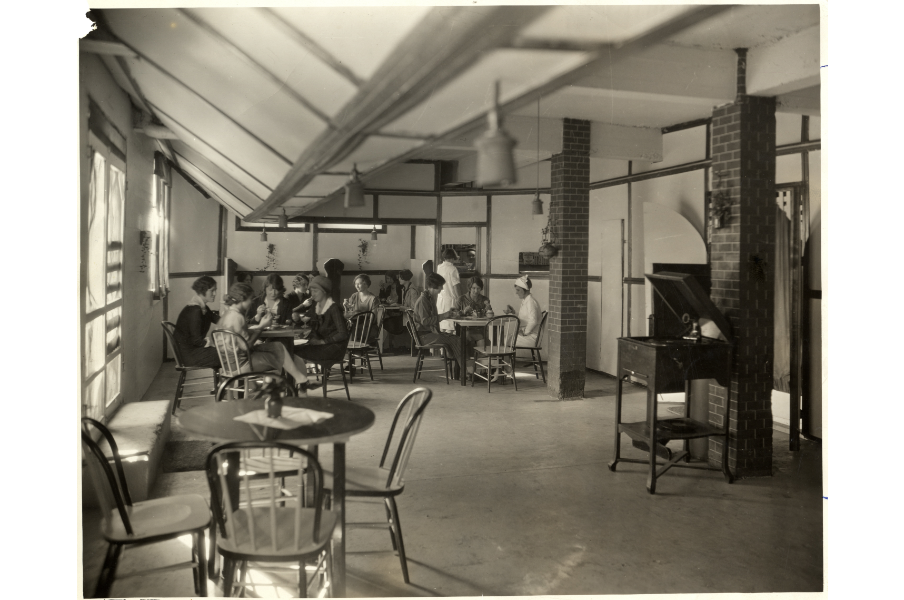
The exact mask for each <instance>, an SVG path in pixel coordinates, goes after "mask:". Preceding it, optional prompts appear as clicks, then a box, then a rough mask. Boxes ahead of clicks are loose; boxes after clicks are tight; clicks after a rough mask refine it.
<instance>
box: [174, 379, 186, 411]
mask: <svg viewBox="0 0 904 600" xmlns="http://www.w3.org/2000/svg"><path fill="white" fill-rule="evenodd" d="M183 385H185V371H179V383H177V384H176V397H175V398H174V399H173V414H174V415H175V414H176V409H177V408H179V400H180V399H181V398H182V386H183Z"/></svg>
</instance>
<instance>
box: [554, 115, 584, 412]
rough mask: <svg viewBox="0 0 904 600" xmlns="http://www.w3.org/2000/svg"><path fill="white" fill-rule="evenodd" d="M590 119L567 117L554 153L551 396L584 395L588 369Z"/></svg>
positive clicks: (567, 397) (571, 397)
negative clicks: (559, 148) (555, 252)
mask: <svg viewBox="0 0 904 600" xmlns="http://www.w3.org/2000/svg"><path fill="white" fill-rule="evenodd" d="M589 205H590V121H579V120H577V119H565V122H564V125H563V130H562V153H561V154H556V155H555V156H553V157H552V200H551V202H550V205H549V215H550V217H551V219H555V222H556V235H557V238H558V240H557V245H558V247H559V253H558V255H556V256H554V257H553V258H552V259H550V261H549V317H548V318H547V333H548V342H547V345H548V348H549V350H548V352H549V354H548V358H549V373H548V376H547V378H546V380H547V390H548V392H549V395H550V396H554V397H556V398H558V399H560V400H565V399H574V398H583V397H584V375H585V369H586V368H587V240H588V237H589V233H588V231H589V212H590V211H589Z"/></svg>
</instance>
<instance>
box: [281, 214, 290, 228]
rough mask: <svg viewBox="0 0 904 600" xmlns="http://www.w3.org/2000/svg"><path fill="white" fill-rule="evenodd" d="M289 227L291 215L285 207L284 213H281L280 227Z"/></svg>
mask: <svg viewBox="0 0 904 600" xmlns="http://www.w3.org/2000/svg"><path fill="white" fill-rule="evenodd" d="M288 227H289V215H287V214H286V209H283V211H282V214H281V215H279V228H280V229H286V228H288Z"/></svg>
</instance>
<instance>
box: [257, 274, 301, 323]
mask: <svg viewBox="0 0 904 600" xmlns="http://www.w3.org/2000/svg"><path fill="white" fill-rule="evenodd" d="M285 293H286V286H285V285H284V284H283V279H282V277H280V276H279V275H277V274H276V273H270V274H269V275H267V283H266V285H265V287H264V293H263V295H261V296H259V297H257V298H254V299H253V300H252V302H251V309H250V310H249V311H248V324H249V325H256V324H258V323H260V322H261V319H262V318H263V316H264V314H265V313H269V314H270V315H271V316H272V317H273V318H272V324H273V325H284V324H286V323H289V322H290V320H291V319H292V309H293V308H295V307H294V306H293V305H292V303H291V302H290V301H289V300H288V299H287V298H285V297H284V294H285Z"/></svg>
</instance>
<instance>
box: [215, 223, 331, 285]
mask: <svg viewBox="0 0 904 600" xmlns="http://www.w3.org/2000/svg"><path fill="white" fill-rule="evenodd" d="M226 218H227V222H226V256H227V257H228V258H231V259H232V260H234V261H235V262H236V264H237V265H238V270H239V271H263V270H264V269H265V268H266V267H267V245H268V244H273V245H274V246H275V247H276V261H277V262H276V268H275V269H271V270H276V271H310V270H311V268H312V266H313V262H312V258H313V241H314V234H313V233H310V232H307V233H305V232H301V231H289V232H280V231H268V232H267V241H266V242H262V241H261V234H260V231H236V230H235V215H234V214H233V213H229V214H228V215H227V217H226ZM332 235H338V234H332ZM323 237H326V235H325V234H321V239H322V238H323ZM255 279H257V277H255Z"/></svg>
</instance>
